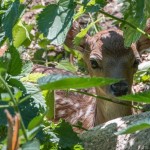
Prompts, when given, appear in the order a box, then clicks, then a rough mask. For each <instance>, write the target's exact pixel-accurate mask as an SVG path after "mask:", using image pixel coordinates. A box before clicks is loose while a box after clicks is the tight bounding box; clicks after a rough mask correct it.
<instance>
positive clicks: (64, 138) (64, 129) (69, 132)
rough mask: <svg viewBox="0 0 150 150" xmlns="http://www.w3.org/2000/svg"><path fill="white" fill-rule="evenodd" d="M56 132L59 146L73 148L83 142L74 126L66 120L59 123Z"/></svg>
mask: <svg viewBox="0 0 150 150" xmlns="http://www.w3.org/2000/svg"><path fill="white" fill-rule="evenodd" d="M54 132H55V133H57V137H58V138H59V146H61V147H62V148H71V147H73V146H74V145H76V144H78V143H80V142H81V141H80V139H79V137H78V136H77V133H75V132H73V129H72V126H71V125H70V124H69V123H68V122H65V121H64V120H62V122H61V123H60V124H58V125H57V127H56V128H55V130H54Z"/></svg>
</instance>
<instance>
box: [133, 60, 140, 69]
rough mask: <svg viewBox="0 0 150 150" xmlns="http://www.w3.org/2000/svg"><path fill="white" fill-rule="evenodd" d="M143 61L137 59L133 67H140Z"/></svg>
mask: <svg viewBox="0 0 150 150" xmlns="http://www.w3.org/2000/svg"><path fill="white" fill-rule="evenodd" d="M140 62H141V60H140V59H135V61H134V63H133V67H134V68H137V67H138V65H139V64H140Z"/></svg>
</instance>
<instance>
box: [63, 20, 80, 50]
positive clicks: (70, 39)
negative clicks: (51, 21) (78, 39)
mask: <svg viewBox="0 0 150 150" xmlns="http://www.w3.org/2000/svg"><path fill="white" fill-rule="evenodd" d="M80 29H81V27H80V25H79V23H78V22H77V21H74V22H73V24H72V27H71V28H70V30H69V32H68V34H67V36H66V40H65V44H66V45H67V46H68V47H70V48H73V47H74V45H73V40H74V38H75V36H76V35H77V34H78V33H79V32H80Z"/></svg>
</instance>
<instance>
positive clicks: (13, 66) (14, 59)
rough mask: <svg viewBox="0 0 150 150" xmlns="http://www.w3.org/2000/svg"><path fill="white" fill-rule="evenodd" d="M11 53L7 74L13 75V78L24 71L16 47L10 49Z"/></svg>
mask: <svg viewBox="0 0 150 150" xmlns="http://www.w3.org/2000/svg"><path fill="white" fill-rule="evenodd" d="M9 53H10V56H11V59H10V62H9V65H8V70H7V72H8V73H9V74H10V75H12V76H17V75H19V74H20V73H21V70H22V60H21V58H20V55H19V52H18V51H17V49H16V48H15V47H13V46H12V47H10V48H9Z"/></svg>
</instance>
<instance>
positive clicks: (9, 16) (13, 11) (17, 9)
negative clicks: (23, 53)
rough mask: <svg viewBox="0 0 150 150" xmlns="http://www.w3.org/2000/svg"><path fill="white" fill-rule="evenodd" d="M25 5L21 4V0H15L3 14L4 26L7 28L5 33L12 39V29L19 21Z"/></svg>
mask: <svg viewBox="0 0 150 150" xmlns="http://www.w3.org/2000/svg"><path fill="white" fill-rule="evenodd" d="M23 10H24V7H23V6H22V5H20V1H19V0H15V2H13V3H12V5H10V7H9V8H8V10H7V11H6V12H5V14H4V16H3V20H2V21H3V26H4V30H5V35H6V36H7V37H8V38H9V39H10V41H11V40H12V38H13V37H12V30H13V27H14V25H15V24H16V22H17V21H18V19H19V17H20V15H21V13H22V12H23Z"/></svg>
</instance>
